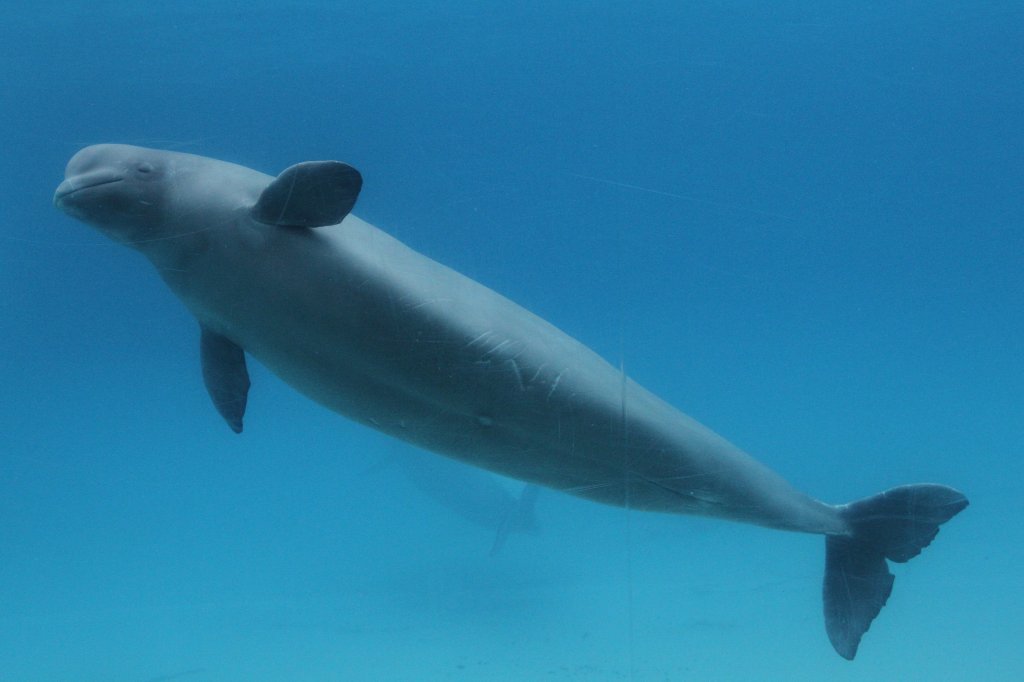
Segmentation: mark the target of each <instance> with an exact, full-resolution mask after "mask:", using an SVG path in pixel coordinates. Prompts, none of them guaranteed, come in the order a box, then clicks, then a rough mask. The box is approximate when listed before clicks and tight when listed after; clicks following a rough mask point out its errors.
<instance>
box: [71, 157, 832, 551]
mask: <svg viewBox="0 0 1024 682" xmlns="http://www.w3.org/2000/svg"><path fill="white" fill-rule="evenodd" d="M66 177H67V179H66V180H65V182H64V183H63V184H62V185H61V187H60V188H58V192H57V197H56V199H55V201H56V203H57V205H58V206H59V207H60V208H61V209H62V210H64V211H65V212H67V213H68V214H69V215H71V216H73V217H76V218H79V219H80V220H83V221H85V222H87V223H89V224H91V225H93V226H94V227H96V228H98V229H99V230H101V231H103V232H104V233H106V234H107V235H109V236H110V237H111V238H113V239H114V240H116V241H118V242H121V243H124V244H126V245H128V246H131V247H132V248H134V249H136V250H138V251H139V252H141V253H142V254H143V255H145V256H146V257H147V258H148V259H149V260H150V261H151V262H152V263H153V264H154V266H155V267H156V268H157V270H158V272H159V273H160V275H161V277H162V278H163V279H164V281H166V283H167V284H168V286H169V287H170V288H171V290H172V291H173V292H174V293H175V294H176V295H178V296H179V297H180V298H181V299H182V301H184V303H185V304H186V305H187V306H188V308H189V309H190V310H191V311H192V313H193V314H194V315H195V316H196V318H197V319H198V320H199V321H200V323H201V324H202V325H203V326H204V327H205V328H207V329H209V330H212V331H213V332H216V333H218V334H220V335H222V336H224V337H226V338H227V339H229V340H230V341H232V342H234V343H235V344H237V345H238V346H240V347H241V348H243V349H245V351H246V352H247V353H249V354H251V355H252V356H254V357H256V358H257V359H258V360H260V362H262V363H263V364H264V365H265V366H267V367H268V368H269V369H270V370H271V371H273V372H274V373H275V374H277V375H278V376H280V377H281V378H282V379H284V380H285V381H286V382H288V383H289V384H291V385H292V386H293V387H294V388H296V389H297V390H299V391H301V392H302V393H304V394H305V395H307V396H309V397H310V398H312V399H313V400H315V401H317V402H319V403H321V404H323V405H325V406H326V407H328V408H330V409H332V410H334V411H336V412H338V413H340V414H343V415H345V416H347V417H349V418H351V419H354V420H356V421H358V422H361V423H363V424H366V425H368V426H370V427H372V428H375V429H378V430H380V431H383V432H385V433H388V434H391V435H392V436H395V437H397V438H400V439H402V440H405V441H408V442H411V443H414V444H416V445H419V446H421V447H424V448H426V449H429V450H432V451H435V452H438V453H441V454H443V455H447V456H450V457H453V458H456V459H459V460H462V461H464V462H468V463H470V464H475V465H477V466H480V467H484V468H486V469H490V470H492V471H495V472H497V473H500V474H503V475H505V476H510V477H513V478H518V479H522V480H524V481H530V482H533V483H538V484H541V485H544V486H547V487H550V488H554V489H557V490H561V491H563V492H566V493H570V494H573V495H577V496H580V497H584V498H588V499H591V500H596V501H599V502H603V503H607V504H613V505H627V506H630V507H632V508H635V509H643V510H652V511H660V512H669V513H682V514H701V515H706V516H714V517H720V518H726V519H732V520H738V521H744V522H749V523H756V524H760V525H764V526H770V527H774V528H780V529H786V530H796V531H804V532H811V533H825V534H846V533H847V532H848V529H847V527H846V523H845V522H844V521H843V520H842V518H841V517H840V515H839V513H838V512H837V509H836V508H835V507H832V506H830V505H826V504H823V503H821V502H818V501H816V500H814V499H812V498H810V497H808V496H806V495H804V494H802V493H800V492H799V491H797V490H795V489H794V488H792V487H791V486H790V485H789V484H788V483H786V482H785V481H784V480H783V479H782V478H781V477H780V476H778V475H777V474H775V473H774V472H772V471H771V470H770V469H768V468H767V467H765V466H764V465H762V464H760V463H758V462H757V461H755V460H754V459H753V458H751V457H749V456H748V455H746V454H745V453H743V452H742V451H741V450H739V449H738V448H736V447H735V446H733V445H732V444H730V443H729V442H727V441H726V440H725V439H723V438H721V437H720V436H718V435H716V434H715V433H713V432H712V431H710V430H709V429H707V428H705V427H704V426H702V425H700V424H699V423H697V422H696V421H694V420H693V419H691V418H690V417H688V416H686V415H684V414H683V413H682V412H680V411H678V410H676V409H675V408H673V407H671V406H670V405H668V404H667V403H665V402H664V401H662V400H660V399H659V398H657V397H656V396H654V395H653V394H651V393H650V392H648V391H647V390H645V389H644V388H642V387H641V386H639V385H637V384H636V383H634V382H633V381H631V380H629V379H628V378H626V377H624V376H623V375H622V372H621V371H620V370H618V369H616V368H615V367H613V366H611V365H610V364H608V363H607V362H606V361H605V360H603V359H602V358H600V357H599V356H598V355H597V354H596V353H594V352H593V351H591V350H590V349H588V348H587V347H586V346H584V345H583V344H581V343H579V342H578V341H576V340H575V339H573V338H571V337H569V336H568V335H567V334H565V333H563V332H561V331H560V330H558V329H557V328H555V327H554V326H552V325H551V324H549V323H547V322H545V321H544V320H542V319H540V318H539V317H537V316H535V315H533V314H532V313H530V312H529V311H527V310H525V309H523V308H521V307H519V306H518V305H516V304H515V303H513V302H512V301H510V300H508V299H506V298H504V297H502V296H500V295H499V294H497V293H495V292H493V291H491V290H490V289H488V288H486V287H484V286H482V285H480V284H478V283H476V282H474V281H472V280H470V279H468V278H466V277H464V276H462V275H460V274H458V273H456V272H454V271H453V270H451V269H449V268H447V267H445V266H443V265H441V264H439V263H436V262H434V261H432V260H430V259H429V258H426V257H425V256H423V255H421V254H419V253H416V252H415V251H412V250H411V249H409V248H407V247H406V246H404V245H403V244H401V243H400V242H398V241H396V240H395V239H393V238H392V237H390V236H388V235H387V234H385V233H384V232H382V231H380V230H378V229H377V228H375V227H374V226H372V225H370V224H368V223H366V222H364V221H362V220H360V219H359V218H357V217H355V216H353V215H349V216H348V217H346V218H345V219H344V220H343V221H342V222H341V223H339V224H335V225H328V226H325V227H319V228H295V227H282V226H278V225H268V224H264V223H261V222H258V221H256V220H254V219H253V218H252V216H251V209H252V206H253V205H254V204H255V203H256V202H257V200H258V199H259V197H260V194H261V193H262V192H263V190H264V189H265V188H266V187H267V186H268V185H270V183H271V182H272V181H273V180H274V178H273V177H271V176H268V175H264V174H262V173H258V172H256V171H253V170H250V169H248V168H244V167H241V166H237V165H233V164H229V163H225V162H222V161H216V160H213V159H208V158H203V157H199V156H193V155H189V154H180V153H175V152H166V151H157V150H150V149H143V148H139V147H130V146H125V145H96V146H94V147H88V148H86V149H84V150H82V151H81V152H79V153H78V154H77V155H75V157H74V158H72V160H71V161H70V162H69V163H68V167H67V172H66Z"/></svg>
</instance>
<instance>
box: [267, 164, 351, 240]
mask: <svg viewBox="0 0 1024 682" xmlns="http://www.w3.org/2000/svg"><path fill="white" fill-rule="evenodd" d="M362 186H363V177H362V176H361V175H360V174H359V171H357V170H356V169H355V168H353V167H352V166H350V165H348V164H347V163H342V162H340V161H306V162H305V163H299V164H296V165H294V166H292V167H290V168H287V169H286V170H285V171H284V172H283V173H281V174H280V175H278V176H277V178H276V179H275V180H274V181H273V182H271V183H270V185H269V186H268V187H267V188H266V189H265V190H263V194H261V195H260V198H259V199H258V200H257V201H256V204H255V205H254V206H253V208H252V217H253V219H254V220H258V221H259V222H261V223H266V224H267V225H286V226H292V227H323V226H324V225H334V224H335V223H340V222H341V221H342V219H344V217H345V216H347V215H348V214H349V211H351V210H352V207H353V206H355V203H356V198H357V197H358V196H359V190H360V189H361V188H362Z"/></svg>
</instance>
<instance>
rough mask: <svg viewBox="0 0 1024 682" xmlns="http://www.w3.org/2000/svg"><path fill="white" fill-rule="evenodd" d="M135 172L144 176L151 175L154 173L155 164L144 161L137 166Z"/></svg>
mask: <svg viewBox="0 0 1024 682" xmlns="http://www.w3.org/2000/svg"><path fill="white" fill-rule="evenodd" d="M135 170H136V171H138V172H139V173H141V174H142V175H148V174H149V173H152V172H153V164H151V163H146V162H145V161H142V162H141V163H139V164H138V165H137V166H135Z"/></svg>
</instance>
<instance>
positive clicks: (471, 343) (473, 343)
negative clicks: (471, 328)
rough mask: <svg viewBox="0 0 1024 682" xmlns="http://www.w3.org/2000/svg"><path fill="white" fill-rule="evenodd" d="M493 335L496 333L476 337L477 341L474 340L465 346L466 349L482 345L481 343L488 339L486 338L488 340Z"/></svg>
mask: <svg viewBox="0 0 1024 682" xmlns="http://www.w3.org/2000/svg"><path fill="white" fill-rule="evenodd" d="M493 333H494V332H491V331H486V332H484V333H483V334H480V335H479V336H477V337H476V338H475V339H473V340H472V341H470V342H469V343H467V344H466V345H465V348H472V347H473V346H475V345H476V344H478V343H480V342H481V341H483V340H484V339H486V338H487V337H488V336H490V335H491V334H493Z"/></svg>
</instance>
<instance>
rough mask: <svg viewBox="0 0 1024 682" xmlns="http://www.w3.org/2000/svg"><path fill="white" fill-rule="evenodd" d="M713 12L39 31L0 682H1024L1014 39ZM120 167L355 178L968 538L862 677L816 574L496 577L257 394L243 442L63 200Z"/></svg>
mask: <svg viewBox="0 0 1024 682" xmlns="http://www.w3.org/2000/svg"><path fill="white" fill-rule="evenodd" d="M679 4H681V3H675V2H646V3H611V2H593V3H575V2H544V3H523V2H493V3H469V2H441V3H410V2H376V3H362V4H359V3H336V2H313V1H309V2H286V1H283V0H281V1H278V2H251V3H240V2H228V1H225V0H220V1H218V2H202V3H200V2H170V3H126V2H98V1H93V2H55V1H48V2H37V3H33V9H19V8H15V7H11V6H5V9H4V10H3V21H2V22H0V60H2V61H0V63H2V64H3V80H4V87H3V91H2V95H0V98H2V99H0V112H2V114H3V123H4V125H3V129H4V133H3V136H2V139H3V151H2V153H0V181H2V186H3V196H4V200H3V201H2V202H0V221H2V225H3V231H2V236H0V321H2V325H3V328H2V329H0V339H2V341H0V343H2V351H3V352H2V353H0V381H2V385H3V387H4V391H3V396H4V399H3V404H2V410H0V438H2V441H0V445H2V447H0V452H2V459H0V680H4V682H7V681H11V682H29V681H36V680H46V681H49V680H72V681H76V682H81V681H91V680H97V681H104V682H106V681H110V682H121V681H123V682H154V681H156V680H172V679H173V680H181V681H182V682H206V681H216V682H225V681H235V680H239V681H241V680H245V681H247V682H249V681H280V680H390V679H394V680H484V679H486V680H541V679H543V680H627V679H632V680H689V679H693V680H698V679H700V680H752V679H759V680H783V679H785V680H823V679H830V680H883V679H887V680H939V679H941V680H978V679H985V680H1018V679H1024V657H1022V656H1021V654H1020V641H1021V640H1022V639H1024V619H1022V618H1021V616H1020V612H1021V604H1022V601H1024V599H1022V598H1024V588H1022V585H1021V578H1020V566H1021V565H1022V563H1024V551H1022V549H1021V548H1022V546H1024V523H1022V521H1021V513H1022V512H1021V504H1020V499H1021V481H1022V478H1024V465H1022V461H1024V456H1022V455H1024V353H1022V352H1021V339H1022V338H1024V200H1022V196H1024V195H1022V192H1021V187H1022V186H1024V185H1022V183H1024V127H1022V125H1021V121H1022V120H1024V89H1022V87H1021V79H1020V74H1021V73H1024V49H1022V45H1024V6H1022V5H1021V3H1020V2H1017V1H1016V0H1009V1H1006V2H1002V1H988V2H984V3H972V2H963V3H952V2H911V3H897V5H898V7H896V8H893V7H890V6H889V4H888V3H838V2H827V3H799V2H785V3H743V2H740V3H729V2H692V3H685V5H686V6H685V8H679V7H677V5H679ZM18 5H19V7H20V6H21V5H22V3H18ZM24 5H26V6H27V5H28V3H24ZM95 142H127V143H133V144H141V145H146V146H155V147H163V148H170V149H176V150H181V151H187V152H192V153H196V154H202V155H205V156H212V157H217V158H223V159H227V160H231V161H235V162H238V163H242V164H245V165H249V166H252V167H255V168H258V169H260V170H263V171H265V172H269V173H276V172H279V171H280V170H281V169H283V168H285V167H286V166H288V165H290V164H292V163H295V162H298V161H302V160H307V159H322V158H338V159H341V160H344V161H347V162H349V163H351V164H352V165H354V166H356V167H357V168H359V169H360V170H361V172H362V173H363V176H364V178H365V186H364V189H363V192H362V195H361V196H360V199H359V203H358V205H357V207H356V211H355V212H356V213H357V214H358V215H360V216H361V217H362V218H364V219H366V220H369V221H370V222H373V223H375V224H377V225H378V226H380V227H382V228H383V229H385V230H387V231H389V232H390V233H391V234H393V235H395V236H396V237H398V238H399V239H401V240H403V241H405V242H406V243H408V244H409V245H411V246H413V247H414V248H416V249H418V250H420V251H422V252H424V253H426V254H428V255H429V256H431V257H433V258H435V259H437V260H440V261H442V262H444V263H446V264H448V265H451V266H453V267H455V268H456V269H458V270H460V271H462V272H464V273H466V274H468V275H470V276H472V277H474V278H476V279H478V280H480V281H482V282H484V283H485V284H487V285H488V286H490V287H492V288H494V289H496V290H498V291H500V292H502V293H503V294H505V295H507V296H509V297H510V298H512V299H513V300H516V301H517V302H519V303H521V304H523V305H524V306H526V307H528V308H530V309H532V310H534V311H535V312H537V313H539V314H541V315H542V316H544V317H546V318H547V319H549V320H551V321H552V322H554V323H555V324H556V325H558V326H559V327H561V328H562V329H564V330H566V331H567V332H569V333H571V334H572V335H574V336H576V337H577V338H579V339H581V340H582V341H584V342H585V343H587V344H588V345H590V346H592V347H593V348H594V349H596V350H597V351H598V352H600V353H601V354H603V355H604V356H605V357H607V358H608V359H609V360H610V361H612V362H613V363H614V364H616V365H618V364H620V363H621V364H622V365H623V366H624V367H625V369H626V371H627V372H628V373H629V374H630V375H631V376H633V377H634V378H635V379H637V380H638V381H639V382H640V383H642V384H644V385H646V386H647V387H649V388H651V389H652V390H654V391H655V392H656V393H658V394H660V395H661V396H662V397H664V398H666V399H667V400H669V401H670V402H672V403H674V404H675V405H677V406H679V407H680V408H681V409H683V410H685V411H686V412H688V413H690V414H691V415H693V416H695V417H696V418H698V419H700V420H701V421H703V422H704V423H706V424H708V425H709V426H711V427H712V428H714V429H715V430H717V431H719V432H720V433H722V434H723V435H725V436H727V437H728V438H729V439H730V440H732V441H733V442H736V443H737V444H739V445H740V446H742V447H743V448H745V449H746V450H748V451H749V452H751V453H752V454H754V455H755V456H756V457H758V458H759V459H761V460H762V461H764V462H766V463H768V464H769V465H770V466H772V467H773V468H775V469H776V470H778V471H779V472H781V473H782V474H783V475H785V476H786V477H787V478H788V479H790V480H791V481H792V482H793V483H794V484H796V485H797V486H798V487H800V488H801V489H803V490H805V491H807V492H808V493H810V494H812V495H814V496H816V497H819V498H821V499H824V500H826V501H830V502H837V503H838V502H844V501H847V500H851V499H855V498H859V497H863V496H865V495H868V494H872V493H874V492H877V491H879V490H881V489H884V488H887V487H889V486H892V485H897V484H901V483H907V482H915V481H936V482H942V483H945V484H948V485H952V486H955V487H957V488H959V489H961V490H963V491H964V492H965V493H967V495H968V496H969V497H970V498H971V501H972V506H971V507H970V508H969V509H968V510H967V511H965V512H964V513H963V514H962V515H960V516H959V517H957V518H956V519H954V520H953V521H951V522H950V523H949V524H948V525H946V526H945V527H944V528H943V529H942V532H941V533H940V535H939V537H938V539H937V540H936V542H935V543H934V544H933V545H932V546H931V547H929V548H928V549H927V550H925V552H924V553H923V554H922V556H921V557H919V558H917V559H915V560H914V561H912V562H911V563H909V564H906V565H900V566H896V567H895V568H894V572H895V573H896V585H895V589H894V592H893V596H892V598H891V599H890V601H889V604H888V606H887V607H886V608H885V609H884V610H883V612H882V614H881V615H880V616H879V618H878V619H877V620H876V621H875V623H874V625H873V626H872V628H871V630H870V631H869V632H868V633H867V635H866V636H865V639H864V642H863V645H862V647H861V650H860V653H859V655H858V657H857V660H856V661H854V662H853V663H849V662H847V661H844V660H842V659H840V658H839V657H838V656H836V654H835V653H834V652H833V651H832V649H831V647H830V645H829V643H828V640H827V638H826V636H825V633H824V628H823V625H822V616H821V603H820V581H821V568H822V564H823V551H822V541H821V540H820V539H819V538H815V537H811V536H802V535H795V534H785V533H781V532H777V531H770V530H765V529H761V528H756V527H749V526H743V525H738V524H729V523H725V522H720V521H713V520H706V519H695V518H687V517H658V516H646V515H644V514H642V513H638V512H626V511H623V510H618V509H611V508H605V507H600V506H597V505H594V504H592V503H588V502H585V501H581V500H576V499H573V498H570V497H567V496H563V495H559V494H557V493H553V492H551V493H548V494H542V495H541V497H540V499H539V500H538V505H537V510H536V512H537V518H538V521H539V522H540V524H541V526H542V527H543V533H542V534H541V535H539V536H531V535H520V534H516V535H513V536H510V537H509V538H508V541H507V543H506V544H505V546H504V547H503V548H502V551H501V552H500V553H498V554H497V555H496V556H490V555H489V550H490V548H491V546H492V543H493V541H494V529H493V528H487V527H485V525H484V524H473V523H471V522H470V521H469V520H468V519H467V518H466V517H465V516H460V515H458V514H456V513H453V511H452V509H450V508H447V507H445V506H444V505H443V504H438V501H439V500H437V499H432V498H431V497H430V496H429V495H426V494H424V491H423V489H422V488H421V487H417V486H416V485H413V484H411V481H410V478H409V477H408V476H403V475H402V472H401V471H399V470H398V468H397V465H396V464H395V462H396V461H399V460H401V457H400V456H398V455H399V454H401V455H402V456H405V455H406V454H407V446H404V445H400V444H396V443H394V442H392V441H389V440H387V439H386V438H384V437H383V436H379V435H377V434H375V433H373V432H369V431H367V430H365V429H363V428H361V427H357V426H355V425H353V424H352V423H349V422H347V421H345V420H344V419H342V418H340V417H337V416H334V415H332V414H330V413H328V412H326V411H325V410H323V409H322V408H320V407H317V406H315V405H313V404H312V403H310V402H309V401H307V400H306V399H304V398H302V397H301V396H299V395H297V394H296V393H294V392H293V391H292V390H291V389H289V388H288V387H287V386H286V385H284V384H282V383H281V382H280V381H278V380H277V379H276V378H275V377H273V376H272V375H270V374H269V373H268V372H267V371H265V370H264V369H263V368H261V367H260V366H259V365H258V364H256V363H255V362H251V363H250V369H251V371H252V374H253V383H254V387H253V391H252V394H251V398H250V406H249V411H248V414H247V426H246V431H245V433H244V435H242V436H236V435H234V434H232V433H231V432H230V431H229V430H228V429H227V428H226V427H225V426H224V424H223V423H222V422H221V421H220V419H219V417H218V416H217V414H216V413H215V411H214V410H213V408H212V407H211V406H210V405H209V404H208V399H207V397H206V395H205V393H204V389H203V386H202V381H201V378H200V374H199V369H198V359H197V356H198V350H197V326H196V324H195V323H194V321H193V320H192V319H191V318H190V317H189V315H188V313H187V312H186V311H185V309H184V307H183V306H182V305H181V304H180V303H179V302H177V301H176V300H175V299H174V298H173V297H172V296H171V294H170V293H169V292H168V291H166V290H165V288H164V286H163V285H162V283H161V282H160V281H159V279H158V278H157V277H156V276H155V274H154V273H153V272H152V268H151V267H150V266H149V265H148V264H147V263H146V262H144V261H143V259H142V258H140V257H139V256H138V255H136V254H134V253H131V252H129V251H128V250H126V249H124V248H123V247H120V246H117V245H115V244H113V243H112V242H109V241H108V240H106V239H105V238H104V237H102V236H101V235H99V234H98V233H95V232H93V231H92V230H90V229H88V228H87V227H85V226H84V225H82V224H80V223H77V222H75V221H72V220H70V219H69V218H67V217H66V216H64V215H62V214H61V213H60V212H59V211H57V210H55V209H54V208H53V207H52V205H51V203H50V202H51V197H52V193H53V189H54V188H55V186H56V185H57V183H58V182H59V181H60V180H61V178H62V177H63V167H64V164H65V162H66V160H67V159H68V158H69V157H70V156H71V155H72V154H73V153H74V152H75V151H76V150H77V149H79V148H80V147H82V146H84V145H86V144H91V143H95ZM463 473H464V472H459V475H462V474H463ZM474 473H476V472H474ZM439 475H443V474H439ZM479 475H481V476H483V475H484V474H479ZM494 482H495V481H489V483H494ZM497 483H499V484H501V485H505V486H506V487H507V489H508V490H509V491H511V494H516V490H517V487H516V485H515V484H514V483H513V482H508V481H499V482H497Z"/></svg>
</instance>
